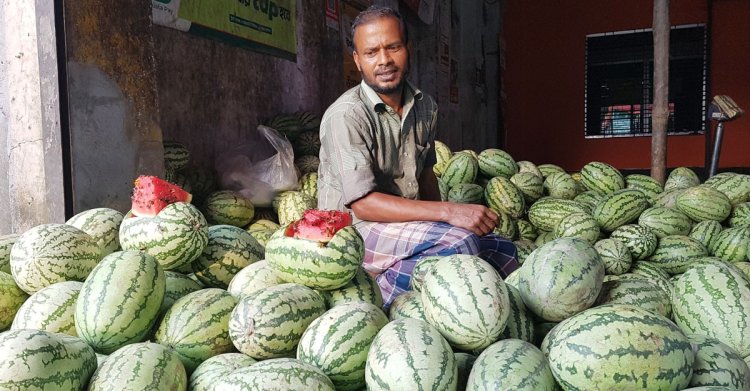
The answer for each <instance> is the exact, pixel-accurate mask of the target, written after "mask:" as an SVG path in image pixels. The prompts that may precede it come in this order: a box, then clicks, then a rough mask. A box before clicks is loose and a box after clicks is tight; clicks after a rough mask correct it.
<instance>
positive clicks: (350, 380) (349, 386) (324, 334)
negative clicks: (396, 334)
mask: <svg viewBox="0 0 750 391" xmlns="http://www.w3.org/2000/svg"><path fill="white" fill-rule="evenodd" d="M387 323H388V318H387V317H386V316H385V314H384V313H383V311H381V310H380V309H379V308H377V307H375V306H374V305H372V304H370V303H364V302H350V303H343V304H341V305H339V306H337V307H335V308H332V309H330V310H329V311H327V312H326V313H324V314H323V315H321V316H320V317H319V318H318V319H315V320H314V321H313V322H312V323H311V324H310V326H308V327H307V329H306V330H305V332H304V334H302V338H301V339H300V341H299V346H298V347H297V359H298V360H300V361H302V362H305V363H308V364H311V365H314V366H316V367H318V368H320V369H321V370H322V371H323V373H325V374H326V376H328V378H329V379H331V381H332V382H333V384H334V386H335V387H336V390H342V391H346V390H358V389H360V388H362V387H364V386H365V363H366V361H367V353H368V352H369V350H370V344H371V343H372V341H373V339H375V336H376V335H377V334H378V332H379V331H380V329H382V328H383V327H384V326H385V325H386V324H387Z"/></svg>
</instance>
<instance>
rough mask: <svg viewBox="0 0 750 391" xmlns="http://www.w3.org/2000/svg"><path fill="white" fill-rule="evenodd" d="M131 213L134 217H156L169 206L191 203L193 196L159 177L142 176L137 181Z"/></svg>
mask: <svg viewBox="0 0 750 391" xmlns="http://www.w3.org/2000/svg"><path fill="white" fill-rule="evenodd" d="M131 199H132V200H133V204H132V206H131V212H133V215H134V216H139V217H154V216H156V215H157V214H159V212H161V210H162V209H164V208H166V207H167V205H169V204H174V203H175V202H190V201H191V200H192V199H193V196H192V195H190V193H188V192H186V191H185V190H183V189H182V188H181V187H179V186H177V185H175V184H173V183H169V182H167V181H165V180H163V179H161V178H159V177H155V176H149V175H141V176H139V177H138V178H137V179H136V180H135V187H134V188H133V196H132V197H131Z"/></svg>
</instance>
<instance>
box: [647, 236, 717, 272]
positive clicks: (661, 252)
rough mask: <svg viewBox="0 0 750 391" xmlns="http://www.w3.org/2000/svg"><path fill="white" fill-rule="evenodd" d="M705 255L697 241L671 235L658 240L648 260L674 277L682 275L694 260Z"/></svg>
mask: <svg viewBox="0 0 750 391" xmlns="http://www.w3.org/2000/svg"><path fill="white" fill-rule="evenodd" d="M706 255H708V251H707V250H706V247H705V246H703V244H701V243H700V242H699V241H697V240H695V239H693V238H691V237H689V236H682V235H671V236H665V237H663V238H661V240H659V245H658V246H657V247H656V250H655V251H654V253H653V254H651V256H650V257H649V258H648V260H649V261H650V262H653V263H654V265H655V266H658V267H660V268H662V269H663V270H664V271H666V272H667V273H669V274H672V275H674V274H680V273H684V272H685V270H687V269H688V268H689V267H690V266H691V265H692V264H693V261H694V259H695V258H700V257H703V256H706Z"/></svg>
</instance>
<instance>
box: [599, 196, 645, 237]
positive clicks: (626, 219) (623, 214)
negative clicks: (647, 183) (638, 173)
mask: <svg viewBox="0 0 750 391" xmlns="http://www.w3.org/2000/svg"><path fill="white" fill-rule="evenodd" d="M648 206H649V203H648V199H647V198H646V196H645V195H644V194H643V193H641V192H640V191H638V190H632V189H623V190H616V191H614V192H612V193H610V194H609V195H607V196H606V197H604V199H603V200H602V201H601V202H599V204H598V205H597V206H596V209H594V213H593V216H594V218H595V219H596V221H597V222H598V223H599V225H600V226H601V229H602V230H603V231H606V232H612V231H614V230H615V229H617V228H618V227H620V226H623V225H625V224H628V223H630V222H633V221H635V220H636V219H638V216H640V214H641V213H642V212H643V211H644V210H646V208H648Z"/></svg>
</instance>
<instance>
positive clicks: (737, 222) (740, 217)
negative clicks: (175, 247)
mask: <svg viewBox="0 0 750 391" xmlns="http://www.w3.org/2000/svg"><path fill="white" fill-rule="evenodd" d="M729 226H730V227H744V228H750V202H743V203H741V204H737V205H736V206H734V207H733V208H732V213H730V215H729ZM1 241H2V239H0V242H1ZM1 246H2V244H0V251H2V249H1Z"/></svg>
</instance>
